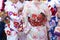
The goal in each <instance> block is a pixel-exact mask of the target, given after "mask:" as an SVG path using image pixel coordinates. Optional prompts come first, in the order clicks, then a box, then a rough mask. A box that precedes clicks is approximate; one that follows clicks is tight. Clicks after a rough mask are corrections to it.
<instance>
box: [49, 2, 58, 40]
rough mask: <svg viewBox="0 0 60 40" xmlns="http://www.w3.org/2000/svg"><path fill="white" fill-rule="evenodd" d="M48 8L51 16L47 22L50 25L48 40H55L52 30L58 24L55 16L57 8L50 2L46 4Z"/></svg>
mask: <svg viewBox="0 0 60 40" xmlns="http://www.w3.org/2000/svg"><path fill="white" fill-rule="evenodd" d="M48 8H49V9H50V11H51V13H52V15H51V20H50V21H49V24H50V30H49V36H50V40H57V37H56V35H55V34H54V29H55V27H56V26H57V24H58V18H57V16H56V13H57V7H56V4H55V2H54V1H50V2H49V4H48Z"/></svg>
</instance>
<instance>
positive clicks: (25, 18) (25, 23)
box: [23, 5, 31, 34]
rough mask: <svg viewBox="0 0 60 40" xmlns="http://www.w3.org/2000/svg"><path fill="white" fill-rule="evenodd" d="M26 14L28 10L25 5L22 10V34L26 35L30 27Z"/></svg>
mask: <svg viewBox="0 0 60 40" xmlns="http://www.w3.org/2000/svg"><path fill="white" fill-rule="evenodd" d="M28 14H29V10H28V7H27V6H26V5H25V6H24V9H23V20H24V23H23V28H24V33H26V34H28V33H29V31H30V30H31V27H30V26H29V23H28Z"/></svg>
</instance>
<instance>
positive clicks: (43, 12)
mask: <svg viewBox="0 0 60 40" xmlns="http://www.w3.org/2000/svg"><path fill="white" fill-rule="evenodd" d="M48 15H49V16H48ZM46 16H47V21H49V20H50V16H51V14H50V11H49V9H48V8H47V6H46V5H45V4H44V3H43V2H42V0H33V1H32V2H31V3H30V4H27V5H25V6H24V9H23V17H24V23H23V27H24V32H25V33H26V34H27V38H26V40H48V39H47V38H48V37H47V29H46V25H45V24H46V22H47V21H46Z"/></svg>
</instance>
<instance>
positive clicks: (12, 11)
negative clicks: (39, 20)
mask: <svg viewBox="0 0 60 40" xmlns="http://www.w3.org/2000/svg"><path fill="white" fill-rule="evenodd" d="M17 2H18V0H8V1H6V3H5V12H6V16H7V17H6V21H7V23H6V27H5V32H6V35H7V40H18V35H17V32H18V30H17V28H18V26H19V20H20V19H19V17H18V10H19V8H18V7H17V6H16V4H17ZM18 6H19V5H18Z"/></svg>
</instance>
